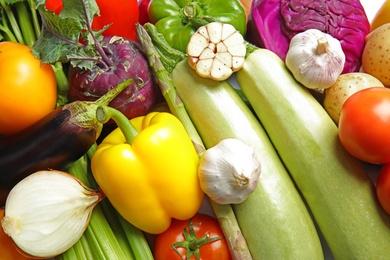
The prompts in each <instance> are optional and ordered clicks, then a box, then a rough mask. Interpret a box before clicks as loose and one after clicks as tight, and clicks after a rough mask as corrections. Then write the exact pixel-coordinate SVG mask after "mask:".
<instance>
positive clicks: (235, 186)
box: [198, 138, 261, 204]
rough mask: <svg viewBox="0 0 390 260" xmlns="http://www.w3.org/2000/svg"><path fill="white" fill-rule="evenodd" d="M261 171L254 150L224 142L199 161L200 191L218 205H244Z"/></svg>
mask: <svg viewBox="0 0 390 260" xmlns="http://www.w3.org/2000/svg"><path fill="white" fill-rule="evenodd" d="M260 172H261V167H260V161H259V158H258V156H257V154H256V152H255V150H254V149H253V148H252V147H251V146H249V145H247V144H245V143H243V142H242V141H240V140H238V139H233V138H228V139H224V140H222V141H221V142H219V143H218V144H217V145H215V146H214V147H212V148H209V149H207V150H206V151H205V152H204V154H203V155H202V157H201V160H200V165H199V168H198V176H199V180H200V184H201V188H202V190H203V191H204V192H205V193H206V194H207V195H208V196H209V198H210V199H211V200H213V201H214V202H217V203H219V204H237V203H241V202H243V201H244V200H245V199H246V198H247V197H248V196H249V195H250V194H251V193H252V192H253V191H254V190H255V189H256V187H257V185H258V180H259V177H260Z"/></svg>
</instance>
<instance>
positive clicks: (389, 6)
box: [371, 0, 390, 31]
mask: <svg viewBox="0 0 390 260" xmlns="http://www.w3.org/2000/svg"><path fill="white" fill-rule="evenodd" d="M385 23H390V1H389V0H385V1H384V2H383V4H382V6H381V7H380V8H379V10H378V11H377V13H376V14H375V16H374V18H373V19H372V21H371V31H373V30H375V29H376V28H378V27H379V26H381V25H383V24H385Z"/></svg>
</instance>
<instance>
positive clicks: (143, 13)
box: [139, 0, 151, 25]
mask: <svg viewBox="0 0 390 260" xmlns="http://www.w3.org/2000/svg"><path fill="white" fill-rule="evenodd" d="M150 1H151V0H140V1H139V23H140V24H141V25H144V24H145V23H148V22H149V15H148V10H149V5H150Z"/></svg>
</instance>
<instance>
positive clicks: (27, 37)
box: [14, 1, 37, 47]
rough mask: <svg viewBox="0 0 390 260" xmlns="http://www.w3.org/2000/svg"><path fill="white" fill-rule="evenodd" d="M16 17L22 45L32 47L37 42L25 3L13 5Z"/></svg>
mask: <svg viewBox="0 0 390 260" xmlns="http://www.w3.org/2000/svg"><path fill="white" fill-rule="evenodd" d="M14 6H15V10H16V15H17V17H18V21H19V26H20V29H21V32H22V35H23V39H24V43H25V44H26V45H27V46H29V47H32V46H33V44H34V43H35V41H36V40H37V38H36V35H35V31H34V29H33V27H32V24H31V21H30V14H29V12H28V9H27V6H26V3H25V2H24V1H22V2H17V3H15V4H14Z"/></svg>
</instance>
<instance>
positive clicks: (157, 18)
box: [148, 0, 246, 52]
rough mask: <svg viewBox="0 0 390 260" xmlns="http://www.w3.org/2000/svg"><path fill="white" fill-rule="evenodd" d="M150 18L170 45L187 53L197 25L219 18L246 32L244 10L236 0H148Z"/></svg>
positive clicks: (243, 32)
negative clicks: (149, 0)
mask: <svg viewBox="0 0 390 260" xmlns="http://www.w3.org/2000/svg"><path fill="white" fill-rule="evenodd" d="M148 14H149V19H150V22H151V23H153V24H155V26H156V27H157V30H158V32H160V33H161V34H162V35H163V36H164V38H165V40H166V41H167V42H168V43H169V45H171V46H172V47H173V48H175V49H178V50H180V51H182V52H186V48H187V44H188V42H189V40H190V37H191V35H192V34H193V33H195V32H196V30H197V28H198V27H200V26H202V25H205V24H207V23H209V22H214V21H219V22H222V23H228V24H231V25H233V26H234V28H235V29H236V30H237V31H239V32H240V33H241V34H242V35H243V36H244V35H245V32H246V15H245V10H244V8H243V6H242V4H241V3H240V1H239V0H227V1H226V0H193V1H191V0H151V2H150V5H149V10H148Z"/></svg>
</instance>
